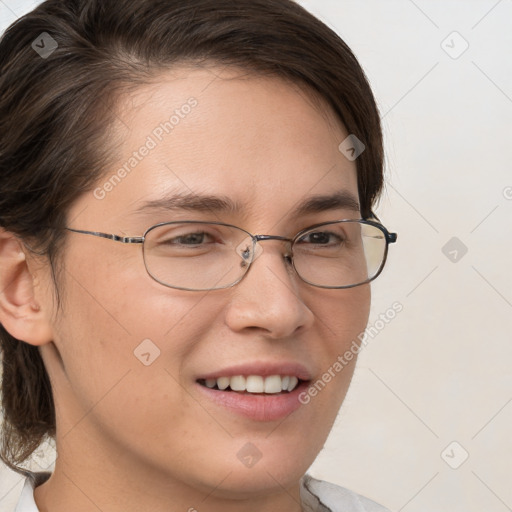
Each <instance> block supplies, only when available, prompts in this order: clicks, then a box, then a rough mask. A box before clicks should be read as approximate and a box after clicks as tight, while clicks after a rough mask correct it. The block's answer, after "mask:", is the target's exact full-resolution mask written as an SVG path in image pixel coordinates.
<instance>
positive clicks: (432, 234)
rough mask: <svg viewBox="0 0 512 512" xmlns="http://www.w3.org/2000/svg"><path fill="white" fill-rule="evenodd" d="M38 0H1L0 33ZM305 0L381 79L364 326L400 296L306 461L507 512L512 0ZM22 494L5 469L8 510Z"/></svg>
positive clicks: (424, 503) (408, 510) (510, 504)
mask: <svg viewBox="0 0 512 512" xmlns="http://www.w3.org/2000/svg"><path fill="white" fill-rule="evenodd" d="M38 3H39V2H30V1H21V0H0V30H3V29H4V28H5V27H6V26H7V25H8V24H10V23H11V22H12V21H14V20H15V18H16V17H17V16H20V15H22V14H24V13H25V12H27V11H28V10H30V9H31V8H32V7H33V6H35V5H37V4H38ZM301 3H302V4H303V5H304V6H305V7H306V8H308V9H309V10H310V11H312V12H313V13H314V14H316V15H317V16H319V17H320V18H321V19H322V20H323V21H325V22H326V23H327V24H328V25H330V26H331V27H333V28H334V29H335V30H336V31H337V32H338V33H339V34H340V35H341V37H342V38H343V39H344V40H345V41H346V42H347V43H348V45H349V46H350V47H351V48H352V49H353V51H354V52H355V54H356V56H357V57H358V58H359V60H360V62H361V64H362V65H363V67H364V69H365V70H366V72H367V74H368V77H369V79H370V81H371V84H372V86H373V89H374V91H375V95H376V97H377V101H378V103H379V107H380V109H381V112H382V116H383V123H384V131H385V137H386V154H387V173H388V184H387V188H386V192H385V194H384V197H383V200H382V201H381V205H380V207H379V209H378V214H379V216H380V218H381V219H382V220H383V222H384V223H385V224H386V225H387V226H388V227H389V228H390V229H392V230H395V231H397V232H398V233H399V243H398V244H397V245H396V246H392V247H391V250H390V257H389V261H388V266H387V268H386V270H385V272H384V274H383V275H382V276H381V277H380V278H379V279H378V280H377V281H376V282H375V283H374V286H373V293H374V297H373V306H372V315H371V318H370V325H377V324H376V322H377V320H378V319H379V315H381V314H383V313H385V312H386V311H388V309H389V308H390V306H391V305H392V304H393V303H394V302H400V303H401V304H402V305H403V311H402V312H401V313H399V314H398V315H396V317H395V318H394V319H393V320H392V321H390V322H389V323H387V324H385V327H384V328H382V329H379V333H378V335H377V336H374V337H373V338H371V339H370V342H369V343H368V345H367V347H366V348H365V349H364V351H363V352H362V353H361V356H360V360H359V366H358V369H357V370H356V374H355V377H354V381H353V384H352V387H351V389H350V391H349V394H348V396H347V399H346V401H345V404H344V405H343V407H342V410H341V413H340V415H339V417H338V420H337V422H336V425H335V428H334V430H333V432H332V435H331V436H330V438H329V440H328V442H327V444H326V446H325V449H324V450H323V451H322V453H321V454H320V456H319V457H318V459H317V461H316V462H315V464H314V465H313V467H312V468H311V472H312V474H313V475H314V476H316V477H319V478H323V479H325V480H329V481H332V482H335V483H337V484H340V485H343V486H345V487H348V488H351V489H353V490H355V491H357V492H359V493H361V494H364V495H366V496H368V497H371V498H373V499H374V500H376V501H379V502H381V503H383V504H385V505H386V506H388V507H389V508H390V509H392V510H394V511H402V510H403V511H405V512H432V511H439V512H463V511H464V512H477V511H478V512H480V511H483V510H485V511H486V512H505V511H507V510H509V511H510V510H512V486H511V485H510V475H511V473H512V441H511V440H510V430H511V428H510V427H511V425H512V403H511V402H512V371H511V369H510V368H511V362H512V343H511V340H510V338H511V331H512V272H511V268H510V267H511V262H512V243H511V241H510V239H511V237H512V223H511V221H512V172H511V160H512V158H511V157H512V150H511V146H512V54H511V52H512V0H500V1H496V0H478V1H477V0H464V1H463V0H459V1H454V0H452V1H446V0H442V1H441V0H438V1H436V0H414V1H413V0H359V1H357V0H352V1H345V0H343V1H340V0H302V1H301ZM454 32H457V33H456V34H454ZM467 45H469V46H468V48H467V50H466V51H464V53H461V52H462V50H464V48H465V47H466V46H467ZM454 237H455V238H456V240H452V239H453V238H454ZM450 240H452V241H451V242H450V244H449V245H448V246H446V244H447V243H448V242H449V241H450ZM445 246H446V247H445ZM443 248H444V249H443ZM465 248H466V249H467V253H465V254H464V251H465V250H466V249H465ZM380 325H381V324H379V326H380ZM465 457H467V458H466V460H464V458H465ZM462 461H464V462H462ZM36 468H37V466H36ZM20 491H21V478H20V477H18V476H17V475H16V474H13V473H11V472H9V471H7V470H6V469H3V468H1V469H0V510H1V511H2V512H10V511H12V510H13V509H14V504H15V503H16V501H17V498H18V495H19V493H20Z"/></svg>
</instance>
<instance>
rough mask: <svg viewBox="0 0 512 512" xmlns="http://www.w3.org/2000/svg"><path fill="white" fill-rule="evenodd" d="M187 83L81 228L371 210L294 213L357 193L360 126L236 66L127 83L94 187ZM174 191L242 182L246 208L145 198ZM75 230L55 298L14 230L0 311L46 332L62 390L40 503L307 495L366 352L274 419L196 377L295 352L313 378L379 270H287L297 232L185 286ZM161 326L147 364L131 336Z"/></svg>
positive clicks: (36, 333) (266, 226) (50, 363)
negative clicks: (52, 461) (202, 386)
mask: <svg viewBox="0 0 512 512" xmlns="http://www.w3.org/2000/svg"><path fill="white" fill-rule="evenodd" d="M216 77H217V78H216ZM190 97H195V98H196V99H197V101H198V104H197V107H195V108H194V109H193V110H192V112H191V113H190V114H189V115H187V116H186V118H184V119H182V120H181V121H180V123H179V125H178V126H176V127H175V129H174V131H173V132H172V134H170V135H167V136H166V137H165V138H164V139H163V141H162V142H161V143H159V144H158V146H157V147H156V148H155V149H154V150H152V151H151V153H150V154H149V155H148V156H147V157H145V158H144V159H143V160H142V161H141V162H140V163H139V164H138V165H137V167H136V168H135V169H134V170H133V171H132V172H131V173H130V174H129V175H128V176H126V177H125V178H124V179H123V180H122V182H121V183H119V184H117V185H116V186H115V187H114V189H113V190H112V191H111V192H109V193H108V194H107V195H106V197H105V198H104V199H102V200H99V199H96V198H95V197H94V195H93V193H92V192H87V193H85V194H84V195H83V196H82V197H80V198H79V200H78V201H76V203H75V204H74V205H73V207H72V208H71V211H70V212H69V219H70V220H69V224H68V225H69V226H70V227H73V228H77V229H85V230H92V231H102V232H106V233H116V234H119V235H125V236H126V235H129V236H141V235H142V234H143V233H144V231H145V230H146V229H147V228H148V227H149V226H151V225H153V224H156V223H159V222H165V221H170V220H179V219H183V220H184V219H188V220H220V221H222V222H227V223H231V224H234V225H237V226H240V227H242V228H244V229H246V230H248V231H249V232H251V233H258V234H260V233H263V234H274V235H282V236H287V237H291V236H293V235H295V234H296V233H297V232H298V231H299V230H301V229H303V228H305V227H308V226H310V225H312V224H315V223H318V222H324V221H328V220H336V219H339V218H358V217H359V216H360V215H359V213H358V212H354V211H350V210H346V209H336V210H330V211H325V212H320V213H315V214H309V215H306V216H302V217H298V216H297V215H294V214H293V213H292V212H293V208H294V206H295V205H296V204H297V203H298V202H300V201H302V200H304V199H306V198H308V197H311V196H314V195H318V194H329V193H332V192H333V191H335V190H344V191H348V192H350V193H351V194H353V195H354V196H355V198H358V192H357V175H356V166H355V162H350V161H348V160H347V159H346V158H345V157H344V156H343V155H342V154H341V153H340V152H339V151H338V145H339V144H340V142H341V141H342V140H343V139H344V138H345V137H346V136H347V132H346V130H345V129H344V127H343V126H341V125H340V123H339V122H337V121H336V120H335V118H334V115H333V113H332V112H331V111H330V110H329V108H328V107H327V106H325V105H323V104H321V102H319V101H312V95H311V94H310V93H306V92H305V91H304V90H301V89H299V88H298V87H297V86H293V85H291V84H288V83H286V82H284V81H283V80H281V79H278V78H270V77H266V78H265V77H256V76H250V75H246V74H244V75H243V76H242V74H241V73H240V72H239V71H235V70H226V69H224V70H220V69H215V68H212V69H209V70H208V69H197V68H195V69H191V68H185V67H183V68H180V69H178V70H174V71H173V72H172V73H170V72H166V73H162V74H160V75H159V76H158V78H157V79H156V80H155V83H153V84H151V85H148V86H145V87H142V88H140V89H138V90H137V91H135V92H132V93H130V95H129V96H125V97H122V98H121V99H120V101H119V110H118V115H117V121H116V124H115V125H114V126H113V127H112V136H113V137H112V140H120V141H122V144H121V145H120V146H119V147H118V148H117V152H118V153H117V156H118V161H117V164H116V165H114V166H113V167H112V168H110V169H109V171H108V172H107V173H106V174H105V178H103V179H102V180H101V181H100V182H99V184H98V185H99V186H100V187H101V186H102V185H103V184H104V183H105V181H106V180H107V179H108V178H109V177H110V176H112V174H114V173H115V172H116V170H117V169H118V168H119V167H121V166H122V165H123V164H124V163H125V162H126V161H127V160H128V158H129V157H130V156H131V155H132V153H133V151H135V150H137V149H138V148H140V146H141V145H142V144H144V142H145V141H146V138H147V136H148V135H149V134H151V133H152V131H153V130H154V128H155V127H156V126H158V125H159V123H161V122H162V121H164V120H165V119H166V118H168V115H167V114H166V113H167V112H172V111H174V110H175V109H176V108H179V107H180V106H181V105H183V104H184V103H186V101H187V99H188V98H190ZM178 191H179V192H185V193H188V192H191V191H192V192H193V193H197V194H206V193H207V194H213V195H221V196H229V197H230V198H231V199H233V200H235V201H237V202H238V203H239V204H240V205H241V207H242V210H241V211H240V212H238V213H236V212H219V213H217V214H216V215H215V216H213V215H212V214H211V213H208V212H194V211H172V212H170V211H165V210H159V211H152V212H147V213H145V214H142V215H141V214H137V213H135V210H136V209H137V208H138V207H139V206H140V205H141V204H142V203H143V202H144V201H148V200H151V199H158V198H159V197H161V196H162V194H164V193H166V192H172V193H175V192H178ZM67 236H68V239H67V242H66V245H65V248H64V252H63V255H62V265H63V268H64V270H63V272H62V275H61V280H60V283H59V285H60V287H61V296H62V302H63V310H62V311H58V310H57V308H56V306H55V301H54V300H53V299H54V284H53V282H52V280H51V277H50V274H49V268H48V264H47V263H46V262H44V261H39V260H35V259H34V256H32V255H31V254H30V253H29V252H27V251H26V250H25V251H24V249H23V246H22V245H21V244H19V243H18V241H17V240H16V238H15V237H13V236H12V235H11V234H10V233H6V232H2V233H1V235H0V257H1V258H2V260H3V261H4V262H5V265H3V266H2V268H3V270H2V275H1V278H2V289H3V290H4V292H3V293H2V296H1V304H0V315H1V318H0V320H1V322H2V324H3V325H4V326H5V327H6V328H7V329H8V330H9V331H10V332H11V333H12V334H13V335H15V336H16V337H18V338H19V339H22V340H24V341H26V342H27V343H30V344H32V345H35V346H38V347H39V350H40V352H41V355H42V357H43V360H44V362H45V365H46V367H47V369H48V372H49V375H50V378H51V382H52V386H53V391H54V396H55V403H56V412H57V447H58V453H59V456H58V458H57V461H56V466H55V471H54V473H53V475H52V477H51V478H50V479H49V481H48V482H47V483H45V484H43V485H41V486H39V487H38V488H37V489H36V491H35V499H36V503H37V505H38V507H39V509H40V510H41V512H46V511H50V512H61V511H65V510H70V509H73V510H74V511H75V512H82V511H83V512H85V511H90V510H98V509H101V510H102V511H109V512H118V511H119V512H121V511H123V512H131V511H133V512H135V511H137V512H138V511H140V510H151V511H153V512H160V511H161V512H163V511H166V512H168V511H169V510H176V511H178V510H183V511H186V510H191V509H192V510H194V509H196V510H197V511H199V512H201V511H209V512H217V511H228V512H230V511H235V510H236V511H238V512H240V511H275V510H283V511H289V512H292V511H294V512H296V511H299V510H301V508H300V504H299V502H300V500H299V480H300V478H301V477H302V476H303V474H304V473H305V472H306V471H307V468H308V467H309V466H310V464H311V463H312V462H313V460H314V459H315V457H316V456H317V454H318V452H319V451H320V450H321V448H322V446H323V444H324V442H325V439H326V437H327V435H328V433H329V431H330V429H331V426H332V424H333V422H334V419H335V417H336V415H337V412H338V410H339V407H340V405H341V403H342V401H343V399H344V397H345V394H346V392H347V389H348V386H349V383H350V379H351V377H352V373H353V369H354V364H355V358H354V360H353V361H352V362H351V364H349V365H348V366H347V367H345V368H344V369H343V371H341V372H340V373H339V374H337V375H336V377H335V378H334V379H332V381H331V382H330V383H329V384H328V385H327V386H326V387H325V389H323V390H322V391H321V392H320V393H319V394H318V396H316V397H315V398H314V399H312V400H311V402H310V403H309V404H307V405H303V406H301V407H300V408H299V409H298V410H296V411H295V412H293V413H292V414H291V415H289V416H288V417H287V418H285V419H284V420H279V421H272V422H257V421H253V420H250V419H248V418H245V417H243V416H240V415H237V414H234V413H233V412H230V411H228V410H226V409H224V408H222V407H220V406H218V405H215V404H213V403H211V402H210V401H209V400H207V399H206V398H205V397H204V395H203V394H201V393H200V392H199V391H198V389H197V384H196V382H195V380H196V378H197V376H198V375H200V374H201V373H202V374H204V373H207V372H211V371H213V370H216V369H219V368H225V367H228V366H231V365H234V364H238V363H240V362H244V363H245V362H252V361H258V362H274V361H293V362H298V363H301V364H303V365H304V366H305V367H306V368H307V369H308V370H309V371H310V372H311V375H312V376H313V380H314V381H316V380H317V379H318V378H320V377H321V375H322V374H323V373H324V372H325V371H326V370H327V369H328V368H329V367H330V366H332V364H333V363H334V362H335V360H336V358H337V357H338V355H340V354H343V353H344V352H345V351H346V350H347V349H348V348H349V347H350V345H351V343H352V341H353V340H354V339H356V338H357V335H358V334H359V333H360V332H361V331H363V330H364V328H365V326H366V323H367V320H368V313H369V306H370V289H369V286H368V285H364V286H359V287H356V288H353V289H346V290H327V289H321V288H315V287H312V286H310V285H308V284H306V283H303V282H302V281H301V280H300V279H299V278H298V277H297V276H296V275H295V274H294V273H293V270H292V269H290V267H289V266H288V264H287V263H286V261H285V259H284V258H283V254H284V246H283V244H282V243H281V242H279V241H266V242H263V243H262V247H263V253H262V254H261V255H260V256H259V257H258V259H257V260H256V261H255V263H254V264H253V266H252V268H251V269H250V271H249V273H248V274H247V275H246V277H245V278H244V280H242V281H241V282H240V283H239V284H237V285H236V286H234V287H232V288H229V289H225V290H217V291H214V292H209V293H207V292H190V291H181V290H176V289H172V288H168V287H164V286H162V285H161V284H159V283H157V282H156V281H154V280H153V279H151V278H150V276H149V275H148V274H147V272H146V270H145V267H144V264H143V261H142V256H141V251H140V246H137V245H124V244H120V243H115V242H112V241H109V240H103V239H100V238H95V237H90V236H86V235H79V234H72V233H69V234H68V235H67ZM25 253H26V254H25ZM9 283H10V284H9ZM8 284H9V285H8ZM147 338H149V339H151V340H152V342H153V343H154V344H155V345H156V346H158V348H159V349H160V351H161V353H160V357H158V358H157V359H156V360H155V361H154V362H153V363H152V364H151V365H149V366H144V365H143V364H141V362H140V361H139V360H138V359H137V358H136V357H135V356H134V353H133V352H134V350H135V349H136V348H137V346H138V345H139V344H140V343H141V341H142V340H144V339H147ZM247 442H251V443H252V444H254V445H255V446H256V447H257V448H258V450H259V451H260V452H261V459H260V460H259V461H258V463H257V464H256V465H254V466H253V467H252V468H248V467H246V466H244V465H243V464H242V463H241V461H240V460H239V459H238V457H237V453H238V451H239V450H240V449H241V448H242V447H243V446H244V445H245V444H246V443H247Z"/></svg>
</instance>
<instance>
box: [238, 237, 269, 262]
mask: <svg viewBox="0 0 512 512" xmlns="http://www.w3.org/2000/svg"><path fill="white" fill-rule="evenodd" d="M235 251H236V253H237V254H238V255H239V256H240V258H241V259H242V261H241V262H240V267H242V268H243V267H246V266H248V265H249V264H250V263H252V262H254V261H256V259H257V258H258V257H259V256H261V254H262V253H263V247H262V246H261V245H260V243H259V242H256V243H254V240H253V239H252V238H251V237H250V236H248V237H246V238H244V239H243V240H242V242H241V243H239V244H238V245H237V247H236V249H235Z"/></svg>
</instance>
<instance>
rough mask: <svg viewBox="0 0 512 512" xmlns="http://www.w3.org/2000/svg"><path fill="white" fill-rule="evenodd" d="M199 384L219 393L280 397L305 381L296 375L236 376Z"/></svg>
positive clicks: (206, 380) (204, 381) (203, 380)
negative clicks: (228, 392)
mask: <svg viewBox="0 0 512 512" xmlns="http://www.w3.org/2000/svg"><path fill="white" fill-rule="evenodd" d="M197 382H198V384H200V385H201V386H204V387H207V388H209V389H213V390H217V391H234V392H236V393H241V394H254V395H278V394H282V393H291V392H292V391H294V390H295V389H296V388H297V387H298V386H300V385H301V384H302V383H303V382H305V381H303V380H301V379H299V378H298V377H297V376H295V375H269V376H263V375H234V376H231V377H228V376H224V377H217V378H210V379H198V380H197Z"/></svg>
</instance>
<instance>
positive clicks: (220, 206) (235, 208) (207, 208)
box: [135, 191, 360, 216]
mask: <svg viewBox="0 0 512 512" xmlns="http://www.w3.org/2000/svg"><path fill="white" fill-rule="evenodd" d="M153 210H155V211H162V210H163V211H173V210H174V211H176V210H187V211H194V212H209V213H214V214H216V213H232V214H235V213H236V214H239V213H241V212H242V211H243V210H244V208H243V206H242V205H241V204H240V203H238V202H236V201H233V199H231V198H230V197H227V196H213V195H200V194H192V193H187V194H176V195H171V196H166V197H162V198H159V199H153V200H151V201H146V202H145V203H143V204H142V205H141V206H140V207H139V208H138V209H137V210H136V212H135V213H146V212H148V211H153ZM330 210H350V211H354V212H359V211H360V205H359V201H358V200H357V198H356V197H355V196H354V195H353V194H351V193H350V192H347V191H338V192H335V193H333V194H324V195H316V196H312V197H309V198H307V199H305V200H304V201H302V202H300V203H299V204H298V205H297V206H295V208H294V209H293V210H292V214H294V215H299V216H300V215H308V214H312V213H322V212H325V211H330Z"/></svg>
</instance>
